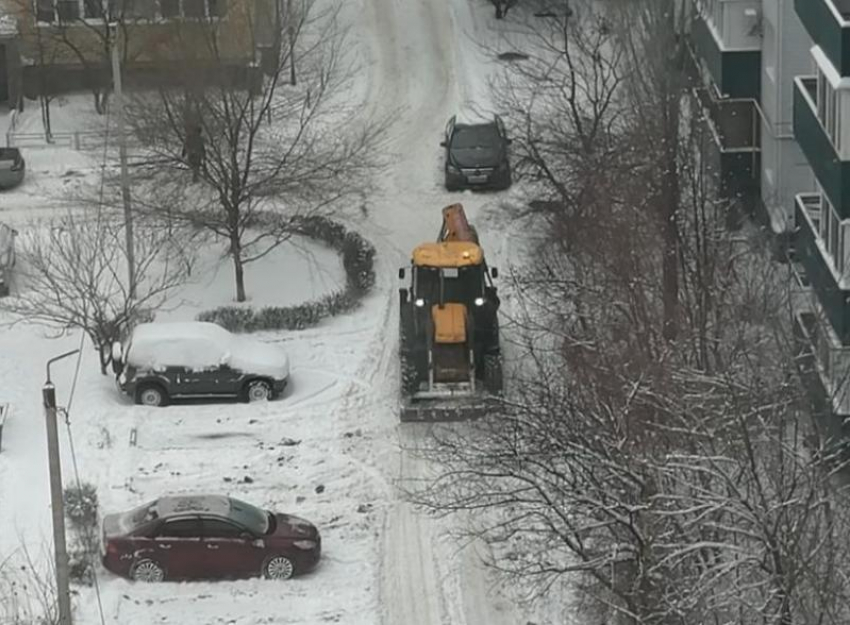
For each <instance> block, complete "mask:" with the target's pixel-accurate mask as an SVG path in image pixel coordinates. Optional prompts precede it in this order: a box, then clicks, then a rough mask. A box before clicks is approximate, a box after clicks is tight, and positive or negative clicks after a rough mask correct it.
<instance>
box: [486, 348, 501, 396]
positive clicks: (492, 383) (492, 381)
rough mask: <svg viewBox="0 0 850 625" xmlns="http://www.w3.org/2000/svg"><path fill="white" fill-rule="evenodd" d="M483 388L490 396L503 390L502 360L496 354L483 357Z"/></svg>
mask: <svg viewBox="0 0 850 625" xmlns="http://www.w3.org/2000/svg"><path fill="white" fill-rule="evenodd" d="M484 388H485V390H486V391H487V392H488V393H490V394H491V395H498V394H500V393H501V392H502V389H503V388H504V382H503V380H502V359H501V357H500V356H499V355H498V354H487V355H485V356H484Z"/></svg>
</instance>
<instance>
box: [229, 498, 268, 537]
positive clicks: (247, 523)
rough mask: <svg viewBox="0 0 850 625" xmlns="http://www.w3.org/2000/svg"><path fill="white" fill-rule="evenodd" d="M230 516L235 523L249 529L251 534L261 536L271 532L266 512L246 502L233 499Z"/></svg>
mask: <svg viewBox="0 0 850 625" xmlns="http://www.w3.org/2000/svg"><path fill="white" fill-rule="evenodd" d="M228 516H229V517H230V519H231V520H233V521H234V522H235V523H238V524H239V525H241V526H242V527H246V528H248V529H249V530H250V531H251V532H253V533H254V534H257V535H259V536H262V535H264V534H266V533H268V531H269V514H268V513H267V512H266V511H265V510H260V509H259V508H255V507H254V506H252V505H251V504H248V503H245V502H244V501H239V500H238V499H233V498H231V499H230V513H229V514H228Z"/></svg>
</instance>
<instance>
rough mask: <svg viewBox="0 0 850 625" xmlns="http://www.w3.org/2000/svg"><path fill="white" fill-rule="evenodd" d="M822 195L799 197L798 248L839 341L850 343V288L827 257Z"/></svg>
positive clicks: (821, 306)
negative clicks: (845, 287) (838, 277)
mask: <svg viewBox="0 0 850 625" xmlns="http://www.w3.org/2000/svg"><path fill="white" fill-rule="evenodd" d="M820 211H821V202H820V196H819V195H818V194H816V193H809V194H800V195H798V196H797V197H796V201H795V207H794V218H795V221H796V225H797V228H796V233H795V239H794V248H795V250H796V252H797V258H798V259H799V261H800V263H801V264H802V267H803V269H804V271H805V277H806V280H807V282H808V284H809V285H810V286H811V288H812V290H813V295H814V296H815V297H816V298H817V301H818V302H819V306H820V309H821V310H822V311H823V315H824V317H825V318H826V320H827V321H828V322H829V325H830V326H832V330H833V332H834V334H835V336H836V341H837V342H839V343H840V344H842V345H850V291H846V290H841V288H840V287H839V284H838V281H837V280H836V277H835V274H834V273H833V272H832V269H831V268H830V266H829V264H828V261H827V259H826V258H825V257H824V252H823V247H822V242H821V244H820V245H819V244H818V242H819V239H820V235H819V234H818V233H819V232H820Z"/></svg>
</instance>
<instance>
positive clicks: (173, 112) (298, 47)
mask: <svg viewBox="0 0 850 625" xmlns="http://www.w3.org/2000/svg"><path fill="white" fill-rule="evenodd" d="M293 4H298V5H299V6H298V7H296V8H292V6H291V5H293ZM288 6H289V8H290V11H288V12H287V15H288V16H297V18H298V21H297V22H296V23H294V24H292V23H291V24H289V25H288V26H287V28H288V32H289V33H290V35H291V40H290V41H291V42H292V41H294V42H295V45H290V46H285V47H283V49H282V50H281V54H280V58H279V59H278V62H277V64H276V65H275V67H274V68H272V71H271V72H270V74H269V75H268V76H266V77H261V76H260V75H259V74H256V75H254V76H253V78H251V80H250V81H249V82H250V84H241V85H240V84H237V83H236V82H234V81H233V80H230V81H228V80H223V81H219V82H218V83H217V84H214V83H210V82H206V81H205V82H201V81H199V80H197V78H196V75H193V73H192V66H191V65H190V64H189V63H188V62H187V63H186V64H184V65H183V67H182V71H184V72H185V74H184V78H185V83H184V84H185V88H184V89H182V90H162V91H161V92H160V93H159V96H158V97H157V98H153V99H151V98H141V97H140V98H137V99H136V100H135V102H134V104H133V106H132V111H133V112H132V115H131V116H130V117H131V119H132V124H133V125H134V131H135V134H136V136H137V137H138V138H139V140H140V141H141V143H142V145H143V146H144V150H145V151H146V153H147V161H148V163H149V165H148V167H147V168H146V174H147V175H151V176H153V179H154V180H155V186H156V188H160V189H169V190H170V189H173V188H174V187H178V186H179V187H185V181H184V179H183V178H182V176H180V175H179V172H180V171H181V170H184V171H185V170H187V169H188V170H190V171H191V172H192V174H193V178H194V179H196V180H198V181H199V182H200V183H201V184H200V185H199V187H193V188H191V189H184V192H185V197H184V201H183V202H180V203H178V204H176V205H169V206H168V207H167V218H168V219H170V220H178V221H183V222H190V223H192V224H195V225H198V226H200V227H203V228H206V229H207V230H209V231H211V232H213V233H214V234H215V235H217V236H219V237H221V238H222V239H224V240H225V241H226V242H227V246H228V252H227V253H228V255H229V257H230V258H231V259H232V261H233V267H234V274H235V284H236V299H237V301H244V300H245V299H246V291H245V281H244V266H245V264H247V263H250V262H253V261H255V260H257V259H259V258H262V257H263V256H264V255H266V254H268V253H269V252H270V251H271V250H273V249H274V248H275V247H276V246H278V245H279V244H280V243H282V242H283V241H285V240H286V239H287V238H288V237H289V236H291V234H292V232H293V230H294V228H293V220H294V219H297V218H298V217H300V216H304V215H309V214H316V213H319V212H326V211H329V210H331V209H332V207H333V206H334V205H335V203H338V202H339V201H340V200H342V199H343V198H346V197H348V196H350V195H352V194H353V193H356V192H359V191H360V190H362V189H363V187H364V186H365V185H366V184H368V180H369V178H370V175H371V173H372V172H373V158H372V157H373V152H372V151H373V148H374V147H375V145H376V141H377V139H378V136H379V132H378V126H377V124H374V123H372V122H370V121H369V120H364V119H362V118H357V117H356V116H355V113H356V112H355V111H354V110H353V109H352V108H351V107H350V105H348V104H346V103H345V101H344V97H343V95H342V94H343V92H342V91H341V87H343V86H344V85H345V83H346V80H347V79H348V77H349V76H350V75H351V73H352V71H353V70H354V68H353V67H352V66H351V64H350V63H349V62H348V61H347V60H346V59H345V55H344V50H345V41H346V39H345V32H344V31H343V30H341V29H340V28H339V26H338V24H337V19H336V12H337V10H338V9H337V8H334V9H331V10H323V11H320V12H316V11H313V3H312V1H311V0H300V2H296V1H295V0H293V1H292V2H290V3H288ZM296 9H297V10H296ZM205 37H206V46H207V49H208V51H209V54H210V59H211V61H210V63H211V65H210V68H211V69H212V71H213V74H212V75H217V76H222V75H223V74H224V73H225V72H223V71H221V68H222V67H224V65H225V64H226V60H227V57H226V52H227V48H226V43H227V42H222V41H220V40H219V38H218V34H217V32H216V30H215V29H213V28H210V29H208V30H206V31H205ZM296 56H297V62H298V65H299V66H300V74H301V79H300V81H299V83H298V85H297V86H291V85H290V86H287V85H286V84H285V81H284V80H285V79H284V76H285V75H286V73H285V69H286V67H287V66H290V67H291V66H294V63H295V62H296V58H295V57H296ZM195 74H197V71H196V70H195ZM144 208H145V209H146V210H149V211H152V212H155V213H159V214H163V212H164V211H163V210H162V207H161V206H159V205H158V203H157V202H156V201H155V200H154V201H150V202H147V203H146V204H145V205H144ZM270 215H271V216H273V217H272V218H269V216H270ZM258 220H262V228H261V229H257V228H255V226H257V225H258Z"/></svg>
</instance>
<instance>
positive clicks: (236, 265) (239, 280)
mask: <svg viewBox="0 0 850 625" xmlns="http://www.w3.org/2000/svg"><path fill="white" fill-rule="evenodd" d="M230 256H231V257H232V258H233V270H234V272H235V274H236V301H237V302H244V301H245V300H246V299H247V298H246V297H245V268H244V265H243V264H242V242H241V241H240V240H239V236H238V235H237V234H236V233H233V234H231V235H230Z"/></svg>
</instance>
